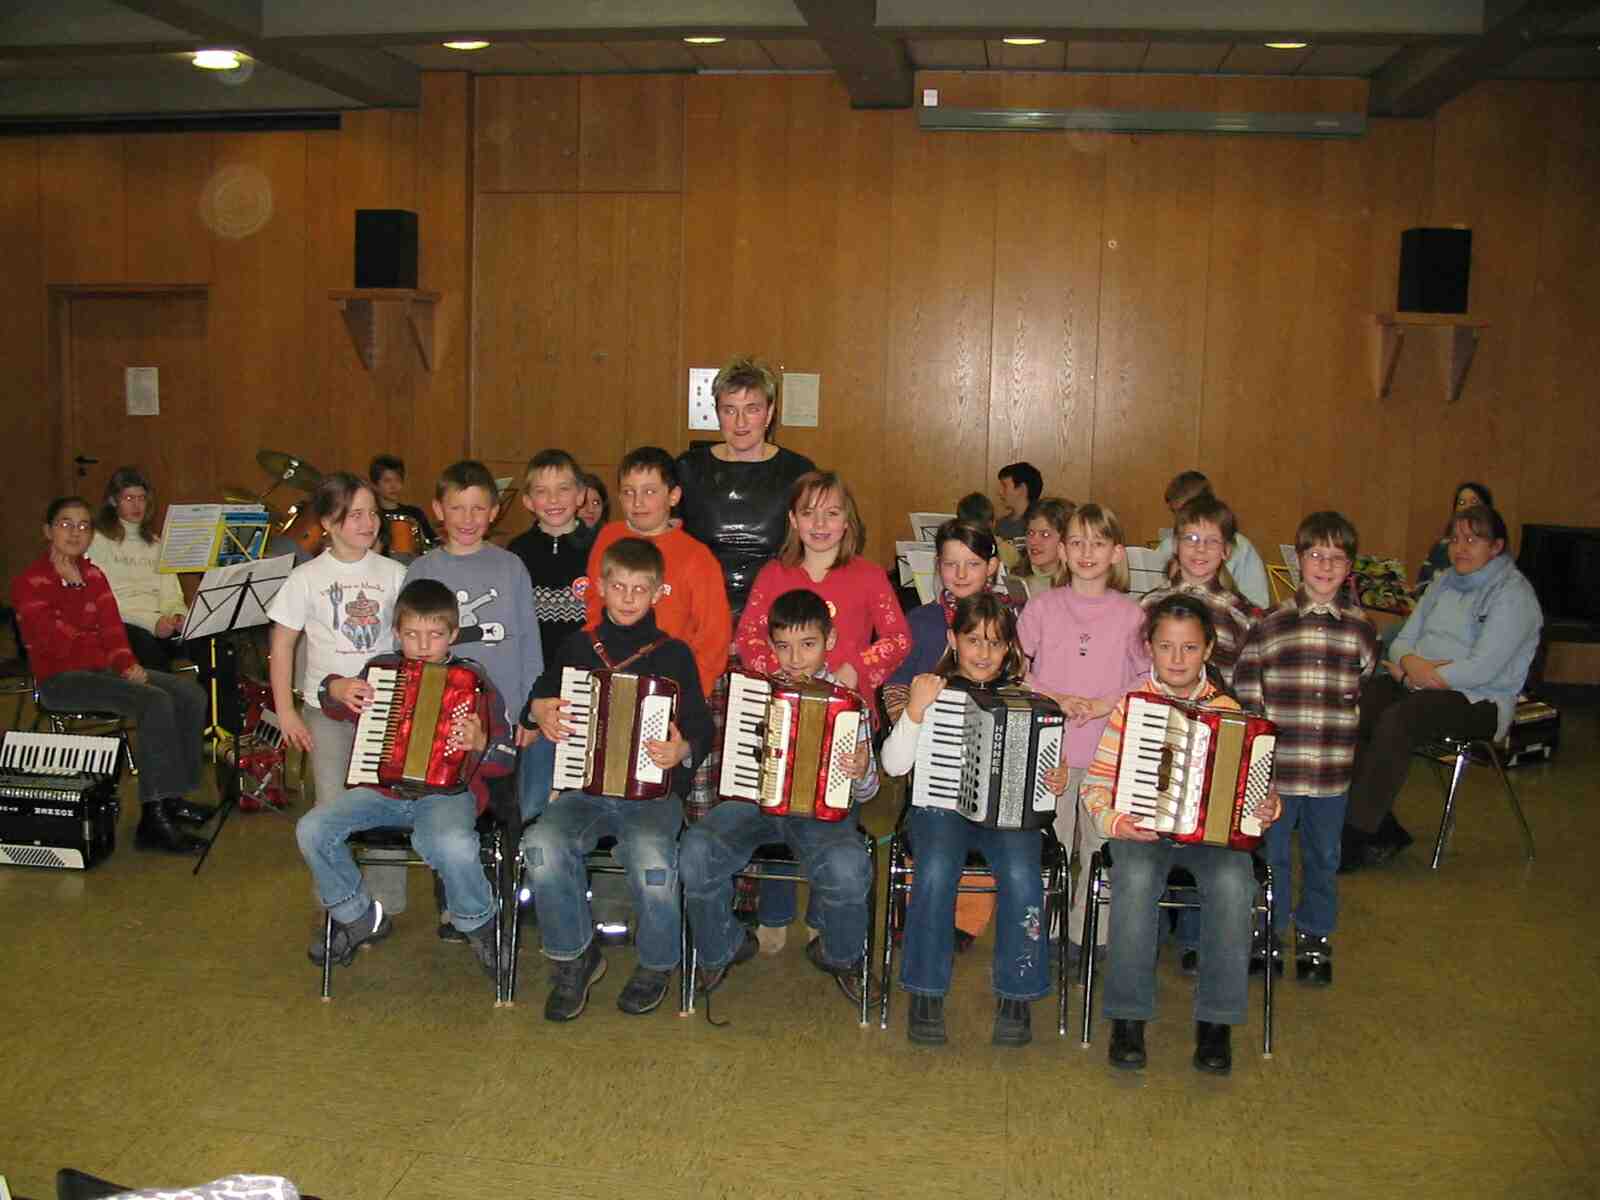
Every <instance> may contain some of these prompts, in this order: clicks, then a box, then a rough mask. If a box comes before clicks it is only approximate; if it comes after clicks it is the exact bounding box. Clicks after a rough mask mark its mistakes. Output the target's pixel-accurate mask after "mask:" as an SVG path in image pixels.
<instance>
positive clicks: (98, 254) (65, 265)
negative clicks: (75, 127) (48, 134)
mask: <svg viewBox="0 0 1600 1200" xmlns="http://www.w3.org/2000/svg"><path fill="white" fill-rule="evenodd" d="M123 141H124V139H123V138H120V137H113V136H109V135H107V136H100V135H95V136H81V137H53V138H47V139H45V140H44V141H43V142H42V144H41V152H42V156H43V157H42V159H41V167H42V170H43V175H42V183H41V186H42V189H43V195H44V201H45V203H44V229H43V232H44V243H45V278H46V279H47V280H48V281H49V282H51V283H121V282H123V281H125V280H127V278H128V275H127V267H128V256H127V211H126V206H125V204H124V200H123V197H124V179H125V170H124V165H123ZM180 282H181V281H180Z"/></svg>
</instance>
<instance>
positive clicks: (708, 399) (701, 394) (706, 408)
mask: <svg viewBox="0 0 1600 1200" xmlns="http://www.w3.org/2000/svg"><path fill="white" fill-rule="evenodd" d="M716 380H717V368H716V367H690V368H689V428H690V429H717V428H719V426H718V425H717V402H716V400H714V399H713V398H712V395H711V385H712V384H713V383H715V382H716Z"/></svg>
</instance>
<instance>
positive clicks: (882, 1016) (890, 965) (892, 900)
mask: <svg viewBox="0 0 1600 1200" xmlns="http://www.w3.org/2000/svg"><path fill="white" fill-rule="evenodd" d="M903 862H904V854H903V852H902V851H901V849H900V845H899V839H898V838H891V839H890V840H889V870H888V891H887V892H886V893H885V895H884V898H883V973H882V975H881V977H880V978H879V981H878V982H879V988H878V1028H879V1029H888V1028H889V988H890V980H891V978H892V972H893V970H894V925H895V913H896V911H901V912H902V913H903V911H904V910H903V908H902V906H901V904H900V900H901V895H902V892H901V888H902V880H901V873H902V872H901V867H902V864H903ZM901 923H902V924H904V919H903V917H902V921H901Z"/></svg>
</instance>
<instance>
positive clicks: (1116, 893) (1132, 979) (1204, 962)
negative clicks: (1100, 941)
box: [1104, 839, 1256, 1025]
mask: <svg viewBox="0 0 1600 1200" xmlns="http://www.w3.org/2000/svg"><path fill="white" fill-rule="evenodd" d="M1111 857H1112V860H1113V862H1112V867H1111V891H1112V897H1113V903H1112V905H1111V942H1110V949H1109V950H1108V951H1107V959H1108V961H1107V964H1106V996H1105V1004H1104V1010H1105V1014H1106V1016H1108V1017H1112V1018H1116V1019H1120V1020H1127V1021H1148V1020H1150V1019H1151V1018H1152V1017H1153V1016H1155V1011H1156V937H1157V928H1158V925H1159V922H1160V917H1161V911H1160V910H1159V909H1158V908H1156V901H1157V900H1159V899H1160V898H1161V893H1162V892H1163V891H1165V890H1166V886H1167V872H1169V871H1170V870H1171V869H1172V868H1173V867H1183V868H1184V869H1185V870H1187V871H1188V872H1189V873H1190V874H1191V875H1193V876H1194V877H1195V882H1197V883H1198V884H1199V885H1200V903H1201V906H1202V907H1201V910H1200V940H1199V950H1200V979H1199V981H1198V983H1197V985H1196V987H1195V990H1194V1016H1195V1020H1197V1021H1211V1022H1214V1023H1217V1024H1220V1025H1238V1024H1240V1023H1241V1022H1243V1021H1244V1012H1245V1004H1246V1002H1247V1001H1248V999H1249V994H1250V979H1249V971H1250V923H1251V920H1252V918H1253V916H1254V914H1253V913H1252V911H1251V909H1252V907H1253V905H1254V904H1255V897H1256V877H1255V869H1254V868H1253V867H1252V866H1251V863H1250V856H1249V855H1248V854H1245V853H1242V852H1241V851H1238V850H1229V849H1227V848H1225V847H1222V846H1181V845H1179V844H1178V843H1177V842H1170V841H1167V840H1165V839H1163V840H1161V841H1156V842H1132V841H1127V840H1125V839H1117V840H1115V841H1113V842H1111Z"/></svg>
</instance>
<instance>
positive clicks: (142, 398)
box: [122, 367, 161, 417]
mask: <svg viewBox="0 0 1600 1200" xmlns="http://www.w3.org/2000/svg"><path fill="white" fill-rule="evenodd" d="M122 383H123V390H124V391H125V393H126V394H127V398H128V415H129V416H130V417H159V416H160V415H161V379H160V369H159V368H157V367H125V368H123V372H122Z"/></svg>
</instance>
